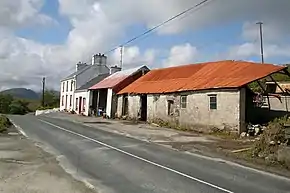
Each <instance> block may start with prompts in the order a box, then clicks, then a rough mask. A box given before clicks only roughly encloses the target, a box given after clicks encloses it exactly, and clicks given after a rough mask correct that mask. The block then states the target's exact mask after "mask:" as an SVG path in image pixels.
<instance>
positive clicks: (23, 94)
mask: <svg viewBox="0 0 290 193" xmlns="http://www.w3.org/2000/svg"><path fill="white" fill-rule="evenodd" d="M0 94H9V95H11V96H13V97H15V98H21V99H30V100H38V99H40V96H39V94H37V93H36V92H34V91H33V90H30V89H26V88H12V89H8V90H4V91H1V92H0Z"/></svg>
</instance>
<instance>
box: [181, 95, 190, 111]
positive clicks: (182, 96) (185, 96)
mask: <svg viewBox="0 0 290 193" xmlns="http://www.w3.org/2000/svg"><path fill="white" fill-rule="evenodd" d="M187 96H188V95H181V96H180V108H181V109H186V108H187ZM184 98H185V102H184V101H182V99H184ZM183 105H185V107H184V106H183Z"/></svg>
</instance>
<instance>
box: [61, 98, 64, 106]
mask: <svg viewBox="0 0 290 193" xmlns="http://www.w3.org/2000/svg"><path fill="white" fill-rule="evenodd" d="M61 106H64V96H62V97H61Z"/></svg>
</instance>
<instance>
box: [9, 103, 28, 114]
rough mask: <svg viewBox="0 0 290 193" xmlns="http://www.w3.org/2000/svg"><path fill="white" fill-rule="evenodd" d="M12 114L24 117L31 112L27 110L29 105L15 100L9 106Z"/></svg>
mask: <svg viewBox="0 0 290 193" xmlns="http://www.w3.org/2000/svg"><path fill="white" fill-rule="evenodd" d="M9 109H10V113H11V114H17V115H24V114H26V113H28V112H29V109H28V108H27V103H26V102H24V101H21V100H14V101H13V102H12V103H11V104H10V105H9Z"/></svg>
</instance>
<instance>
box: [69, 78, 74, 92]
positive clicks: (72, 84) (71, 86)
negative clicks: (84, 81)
mask: <svg viewBox="0 0 290 193" xmlns="http://www.w3.org/2000/svg"><path fill="white" fill-rule="evenodd" d="M73 87H74V81H73V80H72V81H71V82H70V91H73Z"/></svg>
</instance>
